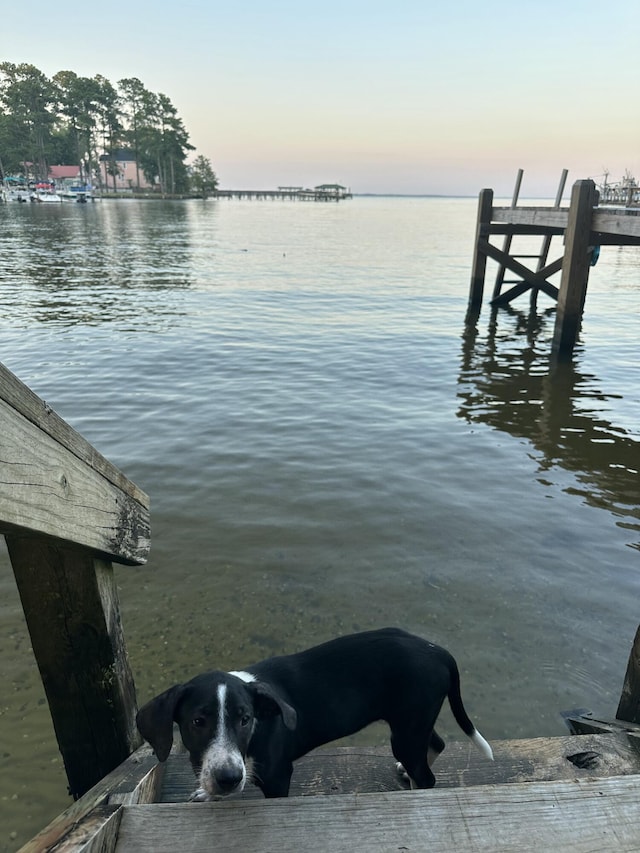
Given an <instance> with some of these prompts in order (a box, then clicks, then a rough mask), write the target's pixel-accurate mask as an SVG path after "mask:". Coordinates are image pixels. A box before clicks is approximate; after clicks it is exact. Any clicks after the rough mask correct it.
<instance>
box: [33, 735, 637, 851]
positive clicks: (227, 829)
mask: <svg viewBox="0 0 640 853" xmlns="http://www.w3.org/2000/svg"><path fill="white" fill-rule="evenodd" d="M492 746H493V750H494V755H495V758H496V760H495V761H488V760H487V759H486V758H483V756H481V755H480V754H479V753H478V751H477V750H476V749H474V748H473V747H472V746H471V745H470V744H469V743H468V742H467V741H465V742H462V743H455V742H450V743H448V744H447V748H446V750H445V752H444V753H443V755H442V756H441V757H440V758H439V759H438V761H437V762H436V764H435V768H434V769H435V773H436V779H437V787H436V788H435V789H434V790H433V791H410V792H409V791H403V790H399V789H400V788H401V787H402V785H401V782H400V780H399V778H398V776H397V774H396V772H395V762H394V760H393V758H392V756H391V754H390V752H389V750H388V748H381V747H335V746H334V747H323V748H322V749H319V750H316V751H315V752H313V753H310V754H309V755H307V756H305V757H304V758H302V759H300V761H298V762H297V763H296V767H295V771H294V776H293V780H292V786H291V796H290V797H289V798H288V799H282V800H277V801H276V800H265V799H264V798H263V797H262V794H261V793H260V791H259V790H258V789H257V788H254V787H253V786H247V789H246V790H245V791H244V792H243V793H242V794H241V795H239V796H237V797H234V798H229V799H228V800H225V801H224V802H220V803H193V804H191V803H186V800H187V799H188V797H189V795H190V793H191V791H192V790H193V789H194V787H195V778H194V776H193V772H192V771H191V768H190V766H189V762H188V759H187V756H186V754H185V753H184V752H183V751H182V750H181V748H180V747H178V746H177V745H176V746H175V747H174V751H173V752H172V754H171V756H170V757H169V760H168V761H166V762H165V763H164V764H158V763H157V761H156V759H155V757H154V756H153V754H152V752H151V749H150V747H149V746H147V745H145V746H143V747H141V748H140V749H139V750H137V751H136V752H135V753H133V754H132V755H131V756H129V758H128V759H127V760H126V761H125V762H123V764H121V765H120V766H119V767H118V768H116V769H115V770H114V771H113V772H112V773H110V774H109V776H107V777H105V778H104V779H103V780H102V781H101V782H100V783H99V784H98V785H96V786H95V787H94V788H92V789H91V791H89V792H88V793H87V794H85V796H84V797H82V798H81V799H80V800H78V801H77V802H75V803H73V804H72V805H71V806H70V807H69V808H68V809H67V810H66V811H65V812H63V813H62V814H61V815H59V816H58V817H57V818H55V820H53V821H52V822H51V823H50V824H49V826H47V827H45V828H44V829H43V830H42V831H41V832H40V833H38V835H37V836H36V837H35V838H33V839H32V840H31V841H30V842H28V843H27V844H26V845H25V846H24V847H23V848H22V850H21V851H20V853H42V851H45V850H46V851H54V850H55V853H114V851H116V850H118V851H127V850H128V849H132V847H133V846H134V844H135V847H136V853H145V851H156V850H159V851H161V850H171V853H178V851H183V850H203V851H204V850H207V851H216V850H217V851H221V853H226V851H229V853H234V851H235V850H246V851H248V853H250V851H251V850H254V849H255V850H261V851H262V853H268V851H271V853H276V851H281V850H289V849H291V850H294V849H295V850H296V851H297V853H305V851H307V850H308V851H311V850H315V851H320V850H327V851H329V850H341V849H349V850H353V851H354V853H357V851H358V850H360V849H363V850H364V849H367V848H366V845H365V841H363V845H365V846H361V847H357V846H354V844H355V843H356V842H357V843H360V841H359V839H364V840H366V843H368V844H371V845H373V846H370V847H369V848H368V849H369V850H371V851H373V850H376V851H377V850H389V851H392V850H393V851H396V853H397V851H398V850H402V849H403V844H400V843H398V844H397V845H396V846H395V847H394V846H393V843H391V842H390V843H389V844H387V843H386V842H384V843H383V842H382V841H380V839H379V838H378V836H376V835H375V833H376V832H378V831H380V832H382V828H383V827H384V826H387V825H388V826H390V827H397V829H393V830H390V832H392V835H393V838H395V837H396V836H395V835H394V833H400V829H401V828H402V826H401V825H400V824H401V823H402V821H405V820H406V822H407V827H408V830H407V831H410V832H414V833H415V836H416V838H417V837H418V836H420V837H421V838H422V842H421V844H422V846H421V844H418V843H417V842H416V845H414V846H413V847H411V846H408V849H409V850H414V851H418V850H424V849H426V848H425V846H424V843H426V842H425V839H426V840H427V841H428V849H433V850H440V849H441V850H484V849H494V850H501V849H505V850H518V851H519V853H520V851H523V850H529V849H535V850H536V851H543V850H545V849H548V850H554V851H555V850H564V849H566V850H583V849H584V850H590V851H595V850H598V851H600V850H609V849H611V850H614V849H615V850H623V851H624V850H627V849H629V850H631V849H633V850H635V851H638V850H640V830H636V829H635V826H634V832H635V837H636V838H637V839H638V841H636V844H635V847H625V846H624V844H623V843H622V841H624V839H625V838H626V835H625V833H626V829H624V828H623V829H622V830H621V833H622V834H621V835H620V839H622V841H621V845H620V846H616V845H617V841H618V839H617V838H616V845H613V846H607V844H605V843H604V842H603V841H602V838H600V841H598V842H596V841H594V838H596V837H597V836H596V835H595V834H594V833H597V832H598V831H602V832H605V831H606V832H610V833H614V832H618V820H619V815H618V811H617V809H618V807H619V808H620V809H621V810H622V813H623V814H624V813H625V810H627V809H629V808H630V807H629V806H628V804H627V800H628V797H627V791H628V788H627V785H626V782H625V780H628V781H629V783H630V784H631V785H632V787H633V790H634V791H635V792H636V799H637V801H638V803H640V798H637V791H638V790H640V735H639V734H638V732H637V730H636V731H635V732H630V731H617V732H614V733H610V734H584V735H568V736H566V737H554V738H533V739H528V740H513V741H494V742H493V743H492ZM504 783H511V784H504ZM610 783H611V784H610ZM549 785H556V786H558V788H557V791H556V793H552V788H550V787H548V786H549ZM591 785H595V787H594V788H592V787H590V786H591ZM540 786H542V787H540ZM545 786H547V787H545ZM454 788H455V790H452V789H454ZM554 790H555V789H554ZM600 790H601V791H603V792H604V791H606V792H607V794H606V796H607V802H609V800H612V802H613V805H612V806H611V810H610V812H609V814H610V816H611V821H609V823H606V822H605V819H604V817H602V818H601V817H599V815H601V814H602V812H601V809H600V807H599V806H597V805H596V806H594V807H593V808H592V807H591V806H590V805H585V803H590V802H591V800H594V799H595V802H596V804H597V803H598V802H599V800H598V796H599V795H598V794H597V793H596V792H597V791H600ZM483 791H484V792H486V793H484V794H483V793H481V792H483ZM512 791H513V792H514V793H511V792H512ZM571 791H574V793H575V798H576V800H577V801H579V803H580V805H579V806H576V809H577V811H576V814H579V815H582V813H583V811H584V812H585V814H586V815H587V817H589V815H591V817H589V821H592V823H593V826H591V827H590V828H589V830H588V832H587V831H586V830H585V835H584V837H585V838H586V839H587V840H588V841H589V842H590V843H592V846H591V847H589V846H585V847H582V846H574V847H570V846H567V847H561V846H558V845H555V846H554V845H552V846H551V847H548V848H545V847H544V846H542V845H541V844H538V843H537V842H536V844H535V846H534V847H533V848H532V847H531V845H530V844H527V843H522V842H521V840H518V839H522V837H525V836H526V832H528V831H530V830H529V829H526V830H523V833H524V835H523V833H521V832H520V826H519V825H517V826H514V827H513V831H514V834H513V838H514V839H516V841H514V846H512V847H509V846H505V847H495V846H494V847H482V846H474V847H464V846H458V847H456V846H455V845H454V846H450V847H446V846H441V847H437V846H436V847H433V846H431V835H432V834H433V835H434V838H438V837H440V836H439V834H438V833H440V829H439V828H438V830H437V832H435V831H434V829H433V826H432V824H433V823H437V824H438V827H439V826H440V822H441V820H444V823H445V825H447V826H448V825H449V823H450V822H454V823H455V822H456V821H458V820H460V821H461V822H462V824H463V825H464V824H465V821H466V823H467V824H469V826H466V825H465V827H464V831H465V832H471V831H472V828H473V826H474V825H475V814H476V810H477V811H478V814H479V815H480V817H479V821H480V825H481V826H485V825H486V826H489V825H490V824H491V822H492V821H493V822H494V824H495V826H494V829H495V832H496V833H500V832H502V829H503V824H504V821H505V820H509V821H512V820H513V821H516V822H517V821H520V814H519V810H523V811H524V810H525V803H526V801H527V799H528V798H530V799H531V814H532V815H533V817H532V818H531V820H532V821H534V822H535V820H537V819H538V818H537V817H536V815H538V814H539V813H540V814H542V818H541V819H542V820H543V821H544V822H545V823H547V824H549V825H551V824H552V820H553V814H552V809H553V803H554V797H556V796H557V797H558V798H559V802H560V801H561V802H562V803H563V804H564V805H563V810H566V809H568V808H569V806H568V805H567V803H569V802H570V799H571V797H570V792H571ZM618 791H619V792H620V799H619V800H618ZM374 792H375V793H374ZM467 792H475V793H474V794H473V795H472V797H471V799H468V798H467ZM523 792H524V793H523ZM323 794H324V795H326V794H342V795H343V796H314V795H323ZM376 796H377V797H379V798H380V799H379V800H377V801H376V800H374V799H371V797H376ZM603 796H604V793H603ZM442 797H445V798H446V799H441V798H442ZM159 801H164V802H159ZM171 801H177V802H171ZM329 802H331V803H335V804H336V805H334V806H332V805H328V803H329ZM340 802H344V803H345V804H344V805H342V806H340V805H338V804H339V803H340ZM603 802H604V801H603ZM274 803H279V804H280V805H279V806H274ZM313 803H315V804H316V805H315V806H313V807H312V806H311V804H313ZM178 804H179V805H178ZM302 804H308V807H309V809H311V810H310V811H308V810H307V805H302ZM394 804H395V805H394ZM447 804H448V805H447ZM505 804H507V805H505ZM602 808H605V806H602ZM131 809H133V811H131ZM260 809H262V811H260ZM590 809H591V811H589V810H590ZM599 809H600V810H599ZM256 810H257V811H256ZM327 810H328V811H327ZM378 810H379V811H380V818H378V817H376V815H377V814H378ZM441 812H444V813H446V814H445V816H444V817H441V814H440V813H441ZM396 813H397V814H396ZM261 814H262V815H264V816H265V817H261V816H260V815H261ZM361 814H362V815H363V816H364V821H365V824H366V825H364V826H361V825H360V815H361ZM449 814H450V816H446V815H449ZM461 814H462V815H463V817H460V815H461ZM558 814H561V815H562V820H565V819H567V820H568V821H569V824H570V827H571V832H574V831H576V832H577V831H578V829H577V828H576V827H577V824H574V823H571V820H572V819H571V817H570V816H569V818H566V817H565V815H564V811H562V810H561V811H559V812H558ZM629 814H630V815H631V817H632V818H633V821H634V822H635V821H638V820H639V819H640V815H637V814H636V813H635V811H633V810H631V811H629ZM144 815H146V817H145V816H144ZM212 815H215V827H216V828H215V830H212V829H211V822H212V821H213V820H214V818H213V817H212ZM245 815H246V816H247V821H248V822H247V832H249V831H250V834H251V838H252V839H254V840H252V841H251V844H253V845H254V846H253V847H252V846H251V845H250V844H249V841H248V840H247V839H246V838H245V837H244V836H243V835H242V831H241V830H242V826H243V825H244V820H245V817H244V816H245ZM298 815H302V817H297V816H298ZM469 815H474V820H473V821H471V820H470V819H469ZM182 816H186V817H187V818H188V826H187V827H186V828H185V826H184V819H185V818H183V817H182ZM249 818H250V821H249ZM165 819H166V820H169V822H170V823H171V821H172V820H175V822H176V826H179V827H182V829H181V831H183V832H185V835H186V836H189V838H188V839H187V840H186V841H185V838H182V839H179V840H178V839H176V838H175V836H171V835H167V839H171V841H170V843H167V844H165V841H166V840H167V839H164V838H163V837H162V832H161V831H160V830H157V827H158V826H164V821H165ZM585 819H586V818H585ZM192 820H193V825H192V824H191V821H192ZM327 820H328V821H330V822H331V826H328V827H327V828H326V830H327V842H328V843H329V842H331V843H332V844H334V843H335V844H336V845H337V846H333V847H332V846H325V845H324V841H325V836H324V827H323V826H321V827H320V829H319V825H318V823H317V821H327ZM527 820H528V818H527ZM483 821H484V823H483ZM523 821H524V818H523ZM334 822H335V824H334ZM139 824H140V825H141V826H143V828H142V829H141V830H140V832H141V836H140V840H139V841H138V842H134V841H133V840H132V839H133V837H134V835H135V834H136V833H137V832H138V829H137V828H136V827H138V825H139ZM290 824H291V827H292V833H293V834H292V835H291V837H290V836H289V834H288V832H289V825H290ZM352 824H353V826H355V827H356V830H357V832H356V834H355V840H354V838H352V837H351V834H350V833H348V832H347V830H348V826H350V825H352ZM369 824H371V826H369ZM203 825H205V826H206V827H207V828H206V830H203V829H202V826H203ZM334 825H335V827H336V829H335V830H334V828H333V827H334ZM637 825H638V826H640V822H638V824H637ZM218 826H219V827H220V833H219V834H216V833H218V829H217V828H218ZM238 826H239V827H240V828H239V829H236V827H238ZM523 826H528V824H527V823H526V821H524V823H523ZM145 827H146V828H145ZM261 827H263V829H261ZM305 827H306V828H305ZM381 827H382V828H381ZM603 827H604V828H603ZM121 828H122V830H123V833H124V834H123V835H122V837H120V836H119V830H120V829H121ZM338 828H342V829H343V830H344V832H345V833H346V834H345V839H346V841H345V843H344V845H342V846H340V844H338V842H337V841H336V835H335V834H332V833H334V832H335V833H337V832H338ZM307 831H308V832H309V833H312V835H311V836H310V841H309V845H308V846H307V847H305V846H303V845H301V844H300V843H299V842H298V841H296V839H299V835H300V834H303V835H304V833H305V832H307ZM341 831H342V830H341ZM474 831H475V830H474ZM156 832H160V835H159V837H158V838H154V839H152V840H148V839H147V833H151V834H154V833H156ZM456 832H457V830H456ZM549 832H550V833H551V836H554V837H555V834H557V835H558V838H559V839H561V838H568V835H563V834H562V833H563V832H564V829H562V831H561V830H560V829H553V830H551V829H549ZM207 833H213V834H207ZM261 833H262V835H261ZM265 833H266V835H265ZM371 833H374V834H373V835H371ZM192 834H193V839H192V838H191V835H192ZM569 834H570V833H569ZM236 836H238V837H240V838H242V839H244V840H243V841H242V844H240V845H239V846H237V847H234V846H229V845H233V844H236V841H235V838H236ZM551 836H550V837H551ZM205 837H206V843H205V841H204V839H205ZM442 837H443V838H444V836H442ZM457 837H458V835H457V834H456V833H453V834H452V835H451V838H454V839H455V838H457ZM469 837H472V836H469ZM505 837H507V836H505ZM509 837H511V836H509ZM579 837H580V838H582V835H579ZM256 838H257V839H260V838H262V840H263V842H264V844H263V846H262V847H260V846H256V845H257V844H258V841H255V839H256ZM398 838H404V835H402V833H400V834H399V835H398ZM407 838H409V836H407ZM367 839H368V840H367ZM294 842H295V843H294ZM192 843H193V845H195V846H188V845H189V844H192ZM261 843H262V842H261ZM412 843H413V842H412ZM434 843H435V842H434ZM465 843H466V842H465ZM474 843H475V842H474ZM200 844H202V846H200V847H199V846H198V845H200ZM243 844H244V845H245V846H244V847H243V846H242V845H243ZM296 844H298V846H295V845H296ZM378 844H380V845H382V846H376V845H378ZM442 844H445V841H444V840H443V841H442ZM478 844H480V841H478ZM127 845H129V846H127ZM287 845H289V846H287ZM385 845H386V846H385Z"/></svg>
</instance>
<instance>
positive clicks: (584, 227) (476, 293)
mask: <svg viewBox="0 0 640 853" xmlns="http://www.w3.org/2000/svg"><path fill="white" fill-rule="evenodd" d="M521 180H522V171H520V172H519V174H518V179H517V181H516V190H515V192H514V196H513V201H512V203H511V206H509V207H494V205H493V190H491V189H484V190H482V191H481V193H480V198H479V203H478V218H477V225H476V235H475V245H474V256H473V266H472V273H471V287H470V292H469V302H468V308H467V316H466V322H467V324H468V325H473V324H475V323H476V321H477V319H478V316H479V314H480V310H481V306H482V298H483V294H484V284H485V275H486V266H487V259H488V258H491V259H492V260H494V261H496V262H497V264H498V272H497V275H496V280H495V286H494V289H493V295H492V297H491V306H492V308H494V309H497V308H499V307H501V306H504V305H507V304H508V303H510V302H511V301H513V300H514V299H516V298H518V297H520V296H522V295H523V294H525V293H528V294H529V295H530V298H531V307H532V309H535V305H536V300H537V297H538V294H539V293H544V294H546V295H547V296H548V297H550V298H551V299H553V300H554V301H556V302H557V312H556V321H555V327H554V335H553V342H552V358H553V360H567V359H569V358H570V357H571V354H572V352H573V348H574V346H575V342H576V338H577V335H578V332H579V329H580V323H581V320H582V314H583V311H584V306H585V300H586V294H587V283H588V280H589V270H590V267H591V266H592V265H593V264H594V263H595V262H596V261H597V258H598V254H599V252H600V247H602V246H640V210H638V209H633V208H628V207H625V208H611V207H602V208H600V207H598V193H597V190H596V186H595V184H594V182H593V181H591V180H582V181H576V183H575V184H574V185H573V188H572V192H571V201H570V205H569V207H568V208H566V207H561V206H560V203H561V199H562V193H563V189H564V181H565V180H566V171H565V172H564V173H563V177H562V178H561V181H560V187H559V189H558V195H557V197H556V202H555V205H554V206H545V207H530V206H520V205H518V203H517V200H518V194H519V189H520V182H521ZM522 235H525V236H529V237H541V238H542V242H541V246H540V249H539V251H538V252H537V253H534V254H527V255H518V254H516V253H515V252H514V251H513V250H512V240H513V238H514V237H516V236H522ZM494 236H501V237H502V238H503V245H502V247H499V246H496V245H495V244H494V243H492V242H491V239H490V238H491V237H494ZM554 237H562V238H563V243H564V251H563V253H562V254H561V255H560V256H559V257H557V258H555V259H554V260H552V261H551V262H549V253H550V249H551V244H552V239H553V238H554ZM523 261H526V263H523ZM507 272H508V273H509V274H510V275H511V276H512V277H511V278H510V279H506V278H505V274H506V273H507ZM557 273H560V275H561V278H560V284H559V286H556V285H555V284H553V283H552V282H551V281H550V279H551V278H552V276H554V275H556V274H557ZM507 284H508V285H510V287H509V288H508V289H503V288H504V286H505V285H507Z"/></svg>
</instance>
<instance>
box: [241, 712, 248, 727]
mask: <svg viewBox="0 0 640 853" xmlns="http://www.w3.org/2000/svg"><path fill="white" fill-rule="evenodd" d="M250 722H251V716H250V714H243V715H242V716H241V717H240V725H241V726H248V725H249V723H250Z"/></svg>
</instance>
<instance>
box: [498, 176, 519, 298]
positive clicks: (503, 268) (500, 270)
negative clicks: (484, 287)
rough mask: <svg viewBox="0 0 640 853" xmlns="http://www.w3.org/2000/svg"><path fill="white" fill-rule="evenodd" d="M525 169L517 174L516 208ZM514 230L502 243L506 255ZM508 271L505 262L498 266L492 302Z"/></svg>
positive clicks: (513, 206)
mask: <svg viewBox="0 0 640 853" xmlns="http://www.w3.org/2000/svg"><path fill="white" fill-rule="evenodd" d="M523 174H524V171H523V170H522V169H518V174H517V176H516V185H515V187H514V190H513V197H512V199H511V207H512V208H515V207H517V205H518V197H519V195H520V187H521V186H522V175H523ZM513 236H514V235H513V231H511V232H509V233H507V234H505V238H504V241H503V243H502V251H503V252H504V253H505V255H509V253H510V250H511V242H512V240H513ZM505 272H506V266H505V265H504V264H500V265H499V266H498V272H497V274H496V281H495V284H494V286H493V296H492V302H493V301H494V300H495V299H496V298H497V297H498V296H500V291H501V290H502V285H503V284H504V274H505Z"/></svg>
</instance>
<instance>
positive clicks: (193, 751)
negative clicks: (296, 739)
mask: <svg viewBox="0 0 640 853" xmlns="http://www.w3.org/2000/svg"><path fill="white" fill-rule="evenodd" d="M278 715H279V716H280V717H281V718H282V722H283V724H284V725H285V726H286V727H287V728H288V729H294V728H295V726H296V712H295V711H294V709H293V708H292V707H291V705H289V704H288V703H287V702H285V701H284V700H283V699H282V698H281V697H279V696H278V695H277V694H276V693H275V691H274V690H272V689H271V687H269V685H267V684H264V683H262V682H260V681H247V680H244V679H243V678H240V677H238V676H236V675H233V674H230V673H226V672H217V671H215V672H208V673H205V674H204V675H198V676H196V677H195V678H193V679H191V681H188V682H187V683H186V684H175V685H174V686H173V687H170V688H169V689H168V690H165V692H164V693H161V694H160V695H159V696H156V697H155V699H152V700H151V701H150V702H147V704H146V705H144V706H143V707H142V708H141V709H140V710H139V711H138V715H137V717H136V723H137V725H138V729H139V731H140V734H141V735H142V737H143V738H144V739H145V740H147V741H149V743H150V744H151V746H152V747H153V750H154V752H155V754H156V756H157V757H158V760H159V761H166V759H167V757H168V756H169V752H170V751H171V745H172V743H173V724H174V722H176V723H178V726H179V727H180V735H181V737H182V742H183V743H184V745H185V747H186V748H187V750H188V751H189V755H190V757H191V763H192V765H193V768H194V770H195V771H196V773H198V774H199V776H200V785H201V788H202V789H203V790H204V793H205V794H206V795H207V797H220V796H226V795H227V794H231V793H234V792H236V791H241V790H242V789H243V788H244V785H245V782H246V779H247V770H246V766H245V757H246V755H247V749H248V747H249V743H250V741H251V736H252V735H253V733H254V730H255V728H256V725H257V724H258V722H259V721H260V720H266V719H269V718H272V717H276V716H278Z"/></svg>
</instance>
